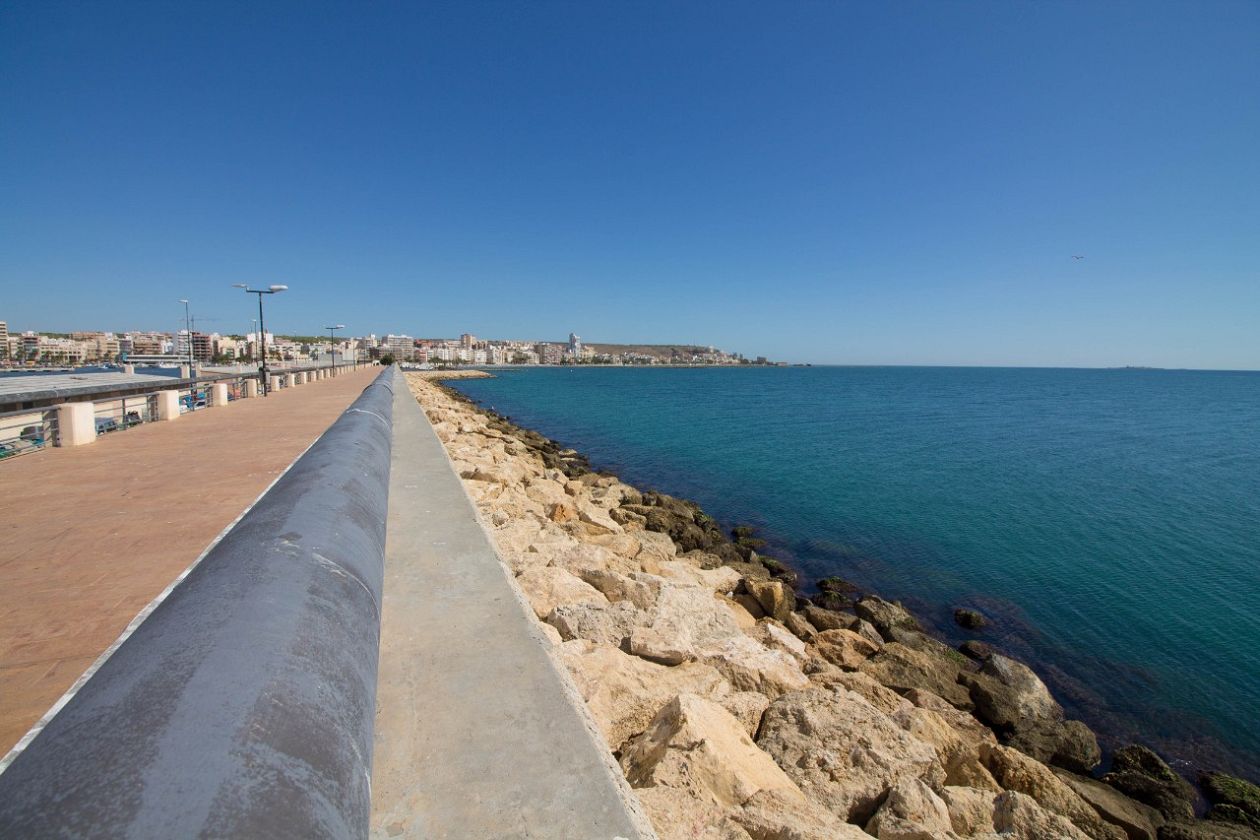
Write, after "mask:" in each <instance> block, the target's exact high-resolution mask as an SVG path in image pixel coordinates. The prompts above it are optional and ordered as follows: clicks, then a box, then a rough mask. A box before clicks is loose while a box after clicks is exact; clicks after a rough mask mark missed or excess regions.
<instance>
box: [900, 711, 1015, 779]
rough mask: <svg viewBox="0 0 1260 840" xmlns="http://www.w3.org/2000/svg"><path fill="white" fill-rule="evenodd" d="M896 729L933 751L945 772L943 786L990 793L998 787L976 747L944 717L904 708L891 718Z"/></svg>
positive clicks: (976, 745)
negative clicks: (929, 746)
mask: <svg viewBox="0 0 1260 840" xmlns="http://www.w3.org/2000/svg"><path fill="white" fill-rule="evenodd" d="M891 717H892V719H893V721H894V722H896V724H897V725H898V726H900V727H901V728H902V729H904V730H906V731H907V732H909V733H910V734H911V735H913V736H914V737H915V738H918V739H919V740H920V741H922V742H924V743H925V744H931V745H932V746H933V747H935V748H936V754H937V756H938V758H939V759H940V762H941V765H942V766H943V767H944V768H945V784H947V785H956V786H959V787H970V788H978V789H982V790H990V791H993V792H994V793H998V792H1000V791H1001V787H999V786H998V783H997V782H996V781H995V780H994V779H993V776H992V774H990V773H989V771H988V770H987V769H986V768H985V766H984V764H982V763H981V761H980V751H979V745H978V744H977V743H975V742H974V741H969V740H967V739H965V738H964V737H963V735H962V734H961V733H960V732H958V731H957V730H956V729H954V727H952V726H950V724H949V723H948V722H947V721H946V720H945V718H944V717H942V716H941V715H939V714H937V713H936V712H934V711H932V710H931V709H924V708H920V707H918V706H911V705H906V706H903V707H902V708H900V709H898V710H897V711H896V712H894V713H893V714H892V715H891Z"/></svg>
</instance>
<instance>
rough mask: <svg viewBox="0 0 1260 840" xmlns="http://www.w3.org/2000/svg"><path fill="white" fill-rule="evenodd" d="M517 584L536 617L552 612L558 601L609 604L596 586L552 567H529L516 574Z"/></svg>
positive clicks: (562, 602)
mask: <svg viewBox="0 0 1260 840" xmlns="http://www.w3.org/2000/svg"><path fill="white" fill-rule="evenodd" d="M516 585H517V586H519V587H520V588H521V592H522V594H524V595H525V599H526V600H527V601H529V605H530V606H531V607H532V608H533V610H534V614H535V615H537V616H538V617H539V618H546V617H547V616H549V615H551V611H552V610H554V609H555V608H556V607H558V606H559V605H560V604H581V603H586V604H607V603H608V599H607V598H605V597H604V596H603V594H602V593H601V592H600V591H599V590H598V589H596V588H595V587H593V586H591V585H590V584H589V583H586V582H585V581H583V580H582V579H581V578H579V577H576V576H574V575H572V574H570V573H569V572H566V571H565V570H564V569H557V568H556V567H554V566H542V567H537V568H532V569H528V570H526V571H525V572H522V573H521V574H520V575H519V576H517V578H516Z"/></svg>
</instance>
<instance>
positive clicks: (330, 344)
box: [324, 324, 346, 376]
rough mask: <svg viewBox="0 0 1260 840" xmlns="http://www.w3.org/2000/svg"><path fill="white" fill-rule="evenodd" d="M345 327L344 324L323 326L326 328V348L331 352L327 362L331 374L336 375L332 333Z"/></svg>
mask: <svg viewBox="0 0 1260 840" xmlns="http://www.w3.org/2000/svg"><path fill="white" fill-rule="evenodd" d="M345 328H346V325H345V324H338V325H337V326H335V327H329V326H325V327H324V329H326V330H328V348H329V351H330V352H331V353H332V361H331V362H329V363H328V371H329V373H331V374H332V375H333V376H336V375H337V345H336V344H334V343H333V333H334V332H336V331H337V330H344V329H345Z"/></svg>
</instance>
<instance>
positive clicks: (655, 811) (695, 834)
mask: <svg viewBox="0 0 1260 840" xmlns="http://www.w3.org/2000/svg"><path fill="white" fill-rule="evenodd" d="M634 795H635V798H637V799H638V800H639V804H640V805H642V806H643V810H644V811H646V812H647V815H648V817H649V818H650V819H651V821H652V828H654V829H655V830H656V836H657V837H658V838H659V840H753V838H752V837H751V835H749V833H748V832H747V831H745V830H744V829H743V827H742V826H740V824H739V823H737V822H735V820H734V819H733V818H732V813H731V809H730V808H726V807H723V806H721V805H719V804H718V803H716V802H713V801H710V800H707V799H705V798H703V797H701V796H697V795H696V794H694V793H693V792H692V791H689V790H679V789H678V788H670V787H646V788H641V789H640V790H636V791H635V792H634Z"/></svg>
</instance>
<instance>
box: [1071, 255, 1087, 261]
mask: <svg viewBox="0 0 1260 840" xmlns="http://www.w3.org/2000/svg"><path fill="white" fill-rule="evenodd" d="M1072 259H1074V260H1083V259H1085V258H1084V257H1082V256H1080V255H1079V254H1073V255H1072Z"/></svg>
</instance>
